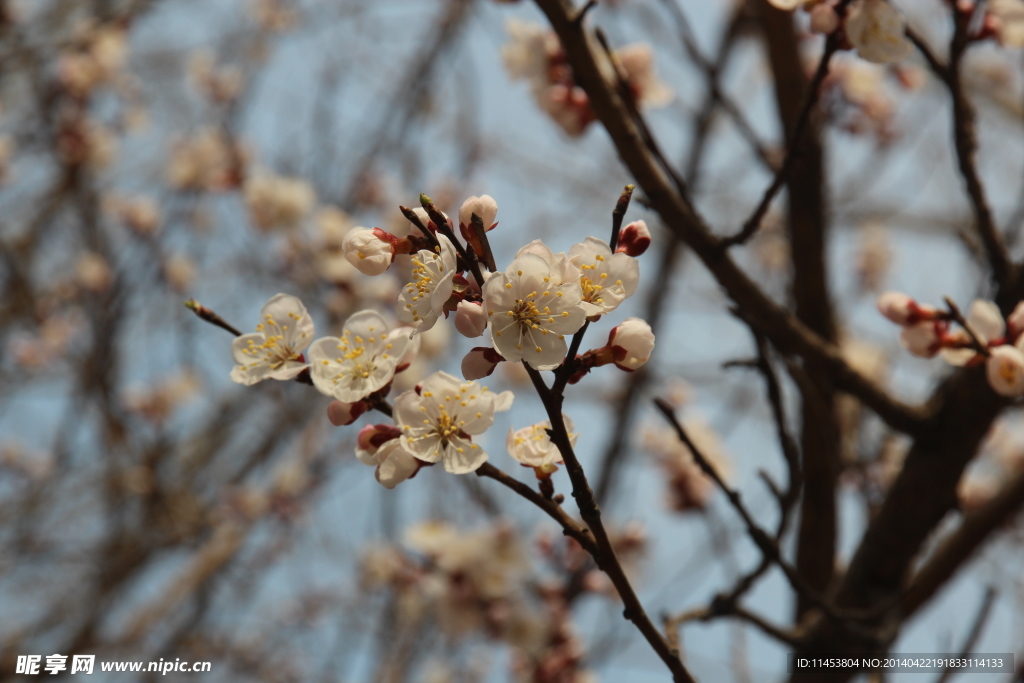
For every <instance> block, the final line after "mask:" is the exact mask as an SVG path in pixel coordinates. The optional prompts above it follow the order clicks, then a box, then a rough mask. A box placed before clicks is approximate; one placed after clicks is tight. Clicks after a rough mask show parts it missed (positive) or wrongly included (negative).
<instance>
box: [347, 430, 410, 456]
mask: <svg viewBox="0 0 1024 683" xmlns="http://www.w3.org/2000/svg"><path fill="white" fill-rule="evenodd" d="M401 435H402V432H401V430H399V429H398V427H396V426H394V425H389V424H377V425H366V426H365V427H363V428H362V429H360V430H359V436H358V437H357V438H356V457H357V458H359V462H361V463H363V464H364V465H379V464H380V463H381V462H382V459H381V455H382V454H381V451H382V450H383V448H382V447H383V445H384V444H385V443H387V442H389V441H392V440H394V439H397V438H398V437H400V436H401Z"/></svg>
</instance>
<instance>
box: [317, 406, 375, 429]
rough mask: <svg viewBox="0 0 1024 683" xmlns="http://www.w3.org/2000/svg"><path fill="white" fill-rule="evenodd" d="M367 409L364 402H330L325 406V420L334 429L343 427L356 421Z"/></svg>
mask: <svg viewBox="0 0 1024 683" xmlns="http://www.w3.org/2000/svg"><path fill="white" fill-rule="evenodd" d="M368 407H369V406H367V405H366V402H365V401H356V402H355V403H345V402H343V401H331V402H330V403H329V404H328V405H327V419H328V420H330V421H331V424H332V425H334V426H335V427H344V426H345V425H350V424H352V423H353V422H355V421H356V420H358V419H359V416H360V415H362V414H363V413H365V412H366V410H367V408H368Z"/></svg>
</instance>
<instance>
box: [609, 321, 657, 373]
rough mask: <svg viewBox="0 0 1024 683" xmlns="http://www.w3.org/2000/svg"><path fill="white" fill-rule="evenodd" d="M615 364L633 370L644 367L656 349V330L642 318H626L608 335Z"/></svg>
mask: <svg viewBox="0 0 1024 683" xmlns="http://www.w3.org/2000/svg"><path fill="white" fill-rule="evenodd" d="M608 347H609V348H610V349H611V350H612V352H613V353H614V357H615V361H614V362H615V365H616V366H617V367H618V368H619V369H621V370H628V371H629V372H632V371H634V370H638V369H639V368H641V367H643V365H644V364H645V363H646V362H647V360H648V359H649V358H650V357H651V352H652V351H654V332H653V331H652V330H651V326H650V325H648V324H647V323H646V322H644V321H643V320H641V319H640V318H626V319H625V320H623V321H622V322H621V323H620V324H619V325H618V326H616V327H615V328H614V329H612V331H611V334H609V335H608Z"/></svg>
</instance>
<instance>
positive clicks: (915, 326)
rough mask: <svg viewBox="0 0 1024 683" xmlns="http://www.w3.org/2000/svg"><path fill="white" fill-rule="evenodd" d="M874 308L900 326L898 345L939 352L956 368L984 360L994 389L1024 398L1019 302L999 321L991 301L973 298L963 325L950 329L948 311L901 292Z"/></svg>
mask: <svg viewBox="0 0 1024 683" xmlns="http://www.w3.org/2000/svg"><path fill="white" fill-rule="evenodd" d="M878 310H879V311H881V313H882V315H884V316H885V317H886V318H888V319H889V320H891V321H893V322H894V323H896V324H897V325H900V326H901V327H902V328H903V331H902V332H901V333H900V343H901V344H902V345H903V347H904V348H905V349H907V350H908V351H910V353H912V354H914V355H915V356H920V357H922V358H932V357H934V356H936V355H939V356H941V357H942V359H943V360H945V361H946V362H947V363H949V364H950V365H955V366H974V365H980V364H982V363H984V364H985V372H986V376H987V377H988V382H989V384H990V385H991V387H992V389H993V390H994V391H995V392H996V393H998V394H1000V395H1002V396H1007V397H1010V398H1019V397H1021V396H1024V301H1022V302H1021V303H1019V304H1017V306H1016V307H1015V308H1014V309H1013V311H1012V312H1011V313H1010V315H1009V317H1007V318H1005V319H1004V318H1003V314H1002V313H1001V312H1000V310H999V307H998V306H996V304H994V303H993V302H991V301H985V300H982V299H978V300H975V301H974V302H973V303H972V304H971V308H970V310H969V311H968V314H967V318H966V319H965V320H964V321H963V323H964V324H963V325H961V326H960V327H957V328H954V327H953V323H954V322H956V320H955V316H954V314H953V312H952V311H950V312H945V311H940V310H939V309H938V308H935V307H934V306H929V305H927V304H920V303H918V302H917V301H915V300H914V299H912V298H910V297H909V296H907V295H906V294H902V293H900V292H886V293H885V294H883V295H882V296H880V297H879V298H878Z"/></svg>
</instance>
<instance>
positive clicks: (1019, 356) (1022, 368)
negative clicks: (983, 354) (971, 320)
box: [985, 344, 1024, 398]
mask: <svg viewBox="0 0 1024 683" xmlns="http://www.w3.org/2000/svg"><path fill="white" fill-rule="evenodd" d="M985 375H986V376H987V377H988V383H989V385H990V386H991V387H992V389H993V390H994V391H995V392H996V393H997V394H999V395H1000V396H1008V397H1010V398H1017V397H1019V396H1024V353H1022V352H1021V350H1020V349H1018V348H1016V347H1014V346H1008V345H1006V344H1004V345H1002V346H997V347H995V348H994V349H992V350H991V351H990V355H989V357H988V360H987V361H986V362H985Z"/></svg>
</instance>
